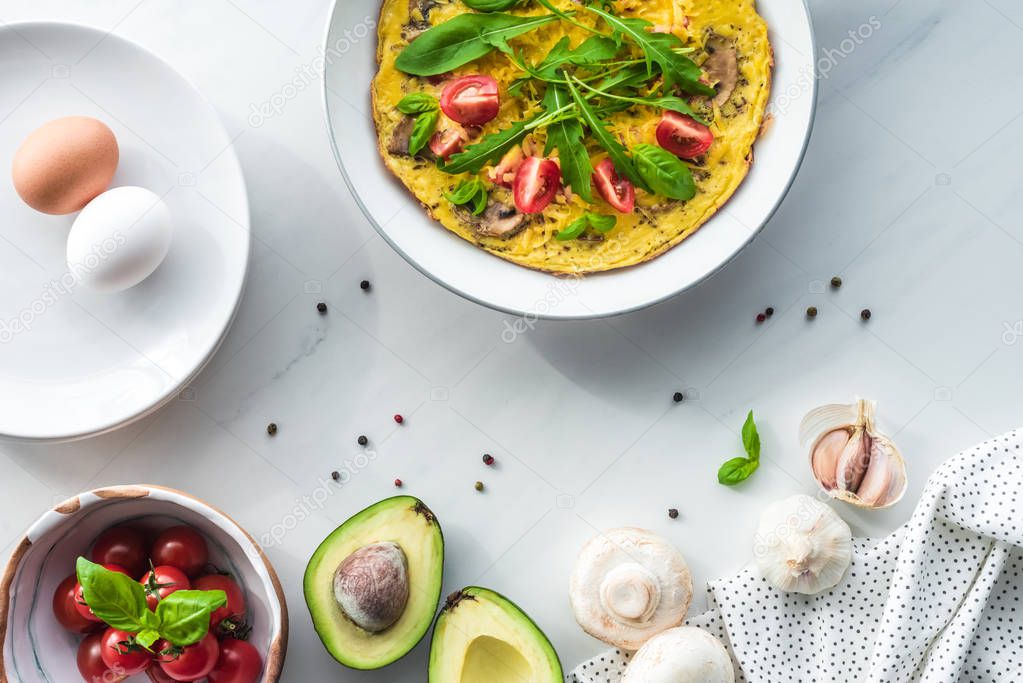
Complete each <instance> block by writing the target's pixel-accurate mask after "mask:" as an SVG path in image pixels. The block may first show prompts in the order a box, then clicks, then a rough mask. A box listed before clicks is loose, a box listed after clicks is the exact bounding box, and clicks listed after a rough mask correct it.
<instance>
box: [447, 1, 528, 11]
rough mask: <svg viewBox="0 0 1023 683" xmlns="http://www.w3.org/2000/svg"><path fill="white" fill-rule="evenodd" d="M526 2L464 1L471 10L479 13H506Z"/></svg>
mask: <svg viewBox="0 0 1023 683" xmlns="http://www.w3.org/2000/svg"><path fill="white" fill-rule="evenodd" d="M524 1H525V0H462V2H464V3H465V6H466V7H468V8H469V9H474V10H476V11H477V12H504V11H505V10H509V9H511V8H512V7H515V5H518V4H520V3H522V2H524Z"/></svg>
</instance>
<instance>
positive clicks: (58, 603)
mask: <svg viewBox="0 0 1023 683" xmlns="http://www.w3.org/2000/svg"><path fill="white" fill-rule="evenodd" d="M77 588H78V579H77V578H76V577H75V575H74V574H72V575H71V576H69V577H67V578H66V579H64V580H63V581H61V582H60V585H59V586H57V590H56V591H55V592H54V594H53V616H55V617H56V618H57V622H58V623H59V624H60V625H61V626H63V627H64V628H65V629H67V630H68V631H71V632H72V633H88V632H89V631H91V630H92V629H93V628H95V627H96V622H95V621H93V620H92V619H89V618H86V617H84V616H82V614H81V613H80V612H79V611H78V602H77V601H76V599H75V592H76V589H77Z"/></svg>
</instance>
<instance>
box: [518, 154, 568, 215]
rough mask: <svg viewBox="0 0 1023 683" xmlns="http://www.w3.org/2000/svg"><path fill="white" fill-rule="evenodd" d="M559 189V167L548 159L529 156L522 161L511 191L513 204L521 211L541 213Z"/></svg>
mask: <svg viewBox="0 0 1023 683" xmlns="http://www.w3.org/2000/svg"><path fill="white" fill-rule="evenodd" d="M560 189H561V168H559V167H558V165H557V164H556V163H554V162H553V161H551V160H550V159H541V158H540V157H529V158H528V159H526V160H525V161H523V162H522V166H520V167H519V171H518V173H516V174H515V182H514V183H512V193H513V194H514V195H515V206H516V208H518V210H519V211H520V212H522V213H541V212H542V211H543V210H544V209H546V208H547V206H548V205H549V204H550V203H551V202H552V201H553V200H554V195H556V194H557V193H558V190H560Z"/></svg>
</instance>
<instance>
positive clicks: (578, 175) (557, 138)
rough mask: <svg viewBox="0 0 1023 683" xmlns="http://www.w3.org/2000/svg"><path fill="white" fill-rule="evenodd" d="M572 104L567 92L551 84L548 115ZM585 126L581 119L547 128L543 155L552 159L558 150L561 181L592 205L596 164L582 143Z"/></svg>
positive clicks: (546, 99)
mask: <svg viewBox="0 0 1023 683" xmlns="http://www.w3.org/2000/svg"><path fill="white" fill-rule="evenodd" d="M570 102H571V97H569V94H568V93H567V92H565V89H564V88H562V87H560V86H558V85H555V84H553V83H552V84H550V85H549V86H548V87H547V94H546V95H544V99H543V107H544V109H545V110H546V111H547V113H549V114H550V113H553V112H556V111H559V110H560V109H561V108H562V107H564V106H565V105H567V104H569V103H570ZM583 137H584V136H583V126H582V124H581V123H579V120H578V119H575V118H571V119H564V120H562V121H558V122H557V123H552V124H551V125H550V126H548V127H547V146H546V148H545V150H544V154H546V155H548V156H550V154H551V152H553V151H554V149H555V148H556V149H557V150H558V158H559V159H560V160H561V177H562V178H563V179H564V181H565V184H566V185H568V186H569V187H571V188H572V191H573V192H575V193H576V194H577V195H579V196H580V197H582V198H583V199H584V200H585V201H586V202H589V203H592V202H593V184H592V180H591V177H592V176H593V163H592V162H591V161H590V153H589V152H588V151H586V145H585V144H584V143H583Z"/></svg>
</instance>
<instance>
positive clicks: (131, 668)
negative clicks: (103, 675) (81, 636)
mask: <svg viewBox="0 0 1023 683" xmlns="http://www.w3.org/2000/svg"><path fill="white" fill-rule="evenodd" d="M100 656H101V657H103V663H104V664H106V665H107V668H108V669H110V670H112V671H114V672H115V673H118V674H124V675H125V676H134V675H135V674H138V673H142V672H143V671H145V670H146V667H148V666H149V664H150V663H151V662H152V660H153V653H151V652H149V651H148V650H146V649H145V648H143V647H142V646H141V645H138V644H136V643H135V639H134V637H133V636H132V635H131V634H130V633H127V632H125V631H119V630H117V629H116V628H108V629H107V630H106V631H105V632H104V633H103V640H102V648H101V650H100Z"/></svg>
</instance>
